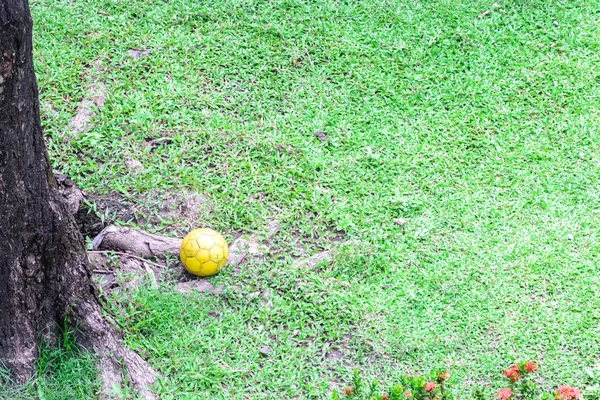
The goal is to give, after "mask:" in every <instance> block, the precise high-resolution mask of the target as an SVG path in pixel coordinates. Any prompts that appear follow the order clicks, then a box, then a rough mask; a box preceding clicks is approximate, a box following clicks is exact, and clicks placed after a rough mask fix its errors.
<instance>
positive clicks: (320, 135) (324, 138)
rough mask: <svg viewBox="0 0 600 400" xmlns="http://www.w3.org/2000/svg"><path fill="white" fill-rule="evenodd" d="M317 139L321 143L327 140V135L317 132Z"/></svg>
mask: <svg viewBox="0 0 600 400" xmlns="http://www.w3.org/2000/svg"><path fill="white" fill-rule="evenodd" d="M315 137H316V138H317V139H319V140H320V141H321V142H324V141H325V140H327V134H326V133H325V132H322V131H315Z"/></svg>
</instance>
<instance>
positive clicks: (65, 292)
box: [0, 0, 154, 398]
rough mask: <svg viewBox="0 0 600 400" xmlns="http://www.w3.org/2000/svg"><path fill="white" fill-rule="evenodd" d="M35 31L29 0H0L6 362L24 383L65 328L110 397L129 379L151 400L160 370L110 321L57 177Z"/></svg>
mask: <svg viewBox="0 0 600 400" xmlns="http://www.w3.org/2000/svg"><path fill="white" fill-rule="evenodd" d="M31 29H32V23H31V17H30V13H29V6H28V3H27V0H0V361H1V362H2V363H4V364H5V366H6V367H8V368H9V370H10V371H11V373H12V376H13V378H14V379H15V380H16V381H17V382H25V381H26V380H27V379H28V378H29V376H30V374H31V372H32V367H33V363H34V361H35V359H36V356H37V345H38V342H39V339H40V335H42V336H44V337H46V338H50V337H52V336H53V334H54V333H56V332H57V328H58V327H60V326H61V325H63V324H64V323H65V322H66V323H67V324H69V325H70V326H71V327H77V332H78V333H77V340H78V341H79V343H80V344H81V345H82V346H84V347H85V348H87V349H89V350H91V351H93V352H95V353H96V354H97V355H98V360H99V366H100V371H101V376H102V378H103V381H104V383H105V385H104V390H103V394H104V396H105V397H108V396H110V391H111V390H112V385H113V383H115V382H117V383H118V382H121V381H122V378H123V376H122V375H125V377H127V378H128V379H129V382H130V383H131V384H132V385H133V386H134V387H135V388H136V389H138V390H139V391H140V394H141V395H142V396H144V397H147V398H152V397H153V396H152V394H151V393H150V392H149V391H148V388H149V386H150V385H151V384H152V383H153V380H154V372H153V371H152V369H151V368H150V367H149V366H148V365H147V364H146V362H145V361H144V360H142V359H141V358H140V357H139V356H138V355H137V354H135V353H133V352H131V351H129V350H127V349H126V348H125V347H124V346H123V345H122V343H121V342H120V340H119V337H118V335H117V334H116V333H115V331H114V329H113V327H112V325H111V324H110V323H108V322H107V321H106V320H105V319H103V317H102V310H101V307H100V305H99V299H98V297H97V293H96V290H95V288H94V285H93V283H92V281H91V271H90V267H89V264H88V260H87V256H86V253H85V247H84V243H83V239H82V237H81V234H80V233H79V232H78V230H77V228H76V225H75V222H74V219H73V215H71V214H70V212H69V211H68V209H67V206H66V205H65V202H64V201H63V199H62V198H61V195H60V193H59V192H58V186H57V182H56V180H55V178H54V176H53V174H52V171H51V167H50V163H49V158H48V154H47V152H46V147H45V143H44V138H43V137H42V128H41V124H40V117H39V104H38V89H37V83H36V79H35V74H34V69H33V59H32V38H31ZM123 371H125V373H124V374H123Z"/></svg>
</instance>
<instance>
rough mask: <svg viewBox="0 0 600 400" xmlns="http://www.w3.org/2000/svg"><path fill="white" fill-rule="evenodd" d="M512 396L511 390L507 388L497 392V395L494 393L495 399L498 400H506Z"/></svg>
mask: <svg viewBox="0 0 600 400" xmlns="http://www.w3.org/2000/svg"><path fill="white" fill-rule="evenodd" d="M512 395H513V392H512V390H510V389H509V388H504V389H500V390H498V393H496V398H497V399H498V400H508V399H510V398H511V397H512Z"/></svg>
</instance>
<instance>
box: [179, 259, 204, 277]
mask: <svg viewBox="0 0 600 400" xmlns="http://www.w3.org/2000/svg"><path fill="white" fill-rule="evenodd" d="M183 265H184V266H185V268H186V269H187V270H188V271H189V272H191V273H192V274H194V275H198V274H199V273H200V272H201V270H202V265H201V264H200V261H198V259H197V258H195V257H188V258H186V259H185V262H184V263H183Z"/></svg>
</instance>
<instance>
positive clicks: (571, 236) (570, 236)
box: [567, 233, 575, 240]
mask: <svg viewBox="0 0 600 400" xmlns="http://www.w3.org/2000/svg"><path fill="white" fill-rule="evenodd" d="M573 239H575V237H574V236H573V235H571V234H570V233H569V234H568V235H567V240H573Z"/></svg>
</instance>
